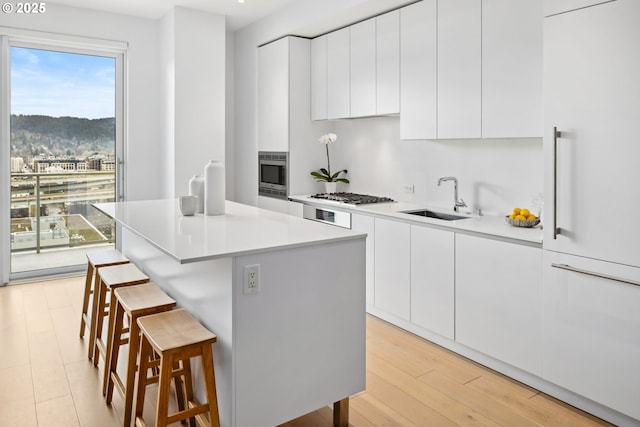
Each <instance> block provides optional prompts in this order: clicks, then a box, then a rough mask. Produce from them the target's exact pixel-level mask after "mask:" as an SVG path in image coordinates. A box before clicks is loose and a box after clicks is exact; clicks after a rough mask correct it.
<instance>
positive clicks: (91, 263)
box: [80, 249, 129, 358]
mask: <svg viewBox="0 0 640 427" xmlns="http://www.w3.org/2000/svg"><path fill="white" fill-rule="evenodd" d="M128 262H129V260H128V259H127V258H126V257H125V256H124V255H122V254H121V253H120V251H118V250H117V249H111V250H108V251H98V252H89V253H87V277H86V279H85V281H84V298H83V300H82V315H81V316H80V338H84V330H85V328H86V326H87V325H89V332H91V331H93V330H95V321H96V318H95V316H93V315H92V316H91V319H90V320H89V314H88V313H89V298H90V297H91V295H93V299H92V304H91V313H93V312H94V309H95V306H96V303H97V301H96V295H95V292H94V290H95V289H96V285H95V284H96V283H98V281H99V277H100V268H102V267H109V266H112V265H120V264H127V263H128ZM94 276H95V280H94ZM93 345H94V335H93V334H89V348H90V349H92V348H93ZM91 356H92V354H91V353H90V354H89V358H91Z"/></svg>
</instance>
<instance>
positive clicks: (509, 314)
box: [456, 234, 542, 375]
mask: <svg viewBox="0 0 640 427" xmlns="http://www.w3.org/2000/svg"><path fill="white" fill-rule="evenodd" d="M541 331H542V250H541V249H538V248H532V247H528V246H522V245H518V244H514V243H506V242H500V241H496V240H490V239H485V238H480V237H474V236H467V235H461V234H456V341H459V342H460V343H462V344H464V345H467V346H469V347H471V348H474V349H476V350H478V351H481V352H483V353H485V354H488V355H489V356H492V357H495V358H496V359H499V360H502V361H504V362H506V363H509V364H511V365H513V366H516V367H518V368H520V369H523V370H525V371H528V372H531V373H533V374H535V375H541V365H542V360H541Z"/></svg>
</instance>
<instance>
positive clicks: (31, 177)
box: [11, 171, 116, 252]
mask: <svg viewBox="0 0 640 427" xmlns="http://www.w3.org/2000/svg"><path fill="white" fill-rule="evenodd" d="M115 182H116V180H115V173H114V172H113V171H108V172H66V173H12V174H11V252H20V251H34V250H35V251H36V252H40V250H41V249H43V248H62V247H71V246H80V245H89V244H96V243H112V242H113V241H114V240H115V225H114V223H113V220H112V219H111V218H109V217H108V216H106V215H104V214H103V213H101V212H100V211H98V210H97V209H95V208H94V207H92V206H91V205H92V204H93V203H104V202H113V201H114V200H115V188H116V187H115Z"/></svg>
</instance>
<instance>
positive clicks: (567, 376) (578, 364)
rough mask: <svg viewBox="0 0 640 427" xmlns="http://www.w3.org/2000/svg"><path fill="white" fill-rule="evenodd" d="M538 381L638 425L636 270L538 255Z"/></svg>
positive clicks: (639, 299)
mask: <svg viewBox="0 0 640 427" xmlns="http://www.w3.org/2000/svg"><path fill="white" fill-rule="evenodd" d="M544 252H545V253H544V322H543V324H544V334H543V337H544V342H543V348H544V353H543V369H542V376H543V378H544V379H546V380H549V381H551V382H553V383H555V384H558V385H560V386H561V387H564V388H566V389H568V390H571V391H574V392H576V393H578V394H580V395H582V396H585V397H587V398H589V399H593V400H594V401H596V402H598V403H601V404H603V405H605V406H608V407H610V408H612V409H615V410H617V411H620V412H622V413H623V414H627V415H629V416H631V417H633V418H635V419H636V420H640V405H638V399H639V398H640V286H634V285H631V284H628V283H623V282H620V281H617V280H609V279H606V278H602V277H596V276H592V275H589V274H585V273H584V272H574V271H569V270H565V269H562V268H557V267H553V264H555V265H557V266H560V267H566V266H568V267H570V268H577V269H580V270H582V271H587V272H593V273H596V274H603V275H609V276H613V277H618V278H622V279H628V280H632V281H635V282H640V269H638V268H633V267H627V266H623V265H620V264H614V263H608V262H602V261H595V260H592V259H588V258H582V257H576V256H570V255H564V254H559V253H557V252H551V251H544Z"/></svg>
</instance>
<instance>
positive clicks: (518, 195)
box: [293, 117, 543, 215]
mask: <svg viewBox="0 0 640 427" xmlns="http://www.w3.org/2000/svg"><path fill="white" fill-rule="evenodd" d="M328 131H329V132H333V133H335V134H337V135H338V141H337V142H336V143H334V144H332V145H331V147H330V150H331V165H332V169H335V170H339V169H344V168H346V169H348V170H349V174H348V178H349V179H350V180H351V184H349V185H345V184H340V187H339V189H338V190H339V191H352V192H356V193H367V194H374V195H380V196H389V197H392V198H394V199H396V200H400V201H407V202H415V203H424V204H429V205H431V206H437V207H443V208H449V209H450V208H452V207H453V183H452V182H445V183H443V184H442V186H440V187H438V185H437V182H438V178H440V177H442V176H455V177H456V178H458V191H459V197H461V198H462V199H464V201H465V202H466V203H467V205H468V206H469V209H471V210H475V209H481V210H482V212H483V213H486V214H494V215H502V214H507V213H509V212H510V211H511V209H513V208H514V207H516V206H518V207H529V205H530V204H531V201H532V197H534V196H537V195H538V194H539V193H541V192H542V186H543V185H542V172H543V171H542V169H543V161H542V138H516V139H474V140H471V139H467V140H438V141H427V140H420V141H401V140H400V139H399V134H400V133H399V118H398V117H378V118H370V119H358V120H342V121H334V122H329V125H328ZM293 179H295V178H293ZM303 179H311V177H308V178H307V177H304V178H303ZM406 185H414V188H415V192H414V193H413V194H410V193H406V192H405V191H404V187H405V186H406Z"/></svg>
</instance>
